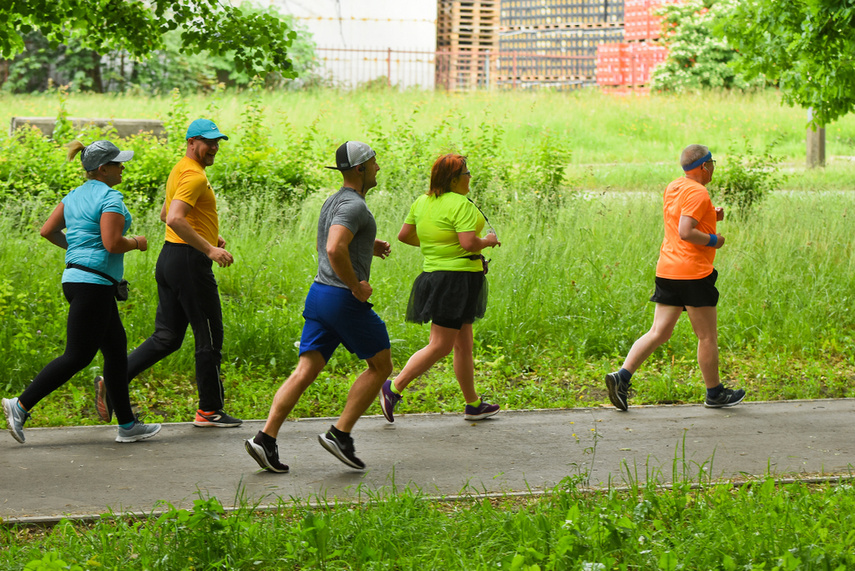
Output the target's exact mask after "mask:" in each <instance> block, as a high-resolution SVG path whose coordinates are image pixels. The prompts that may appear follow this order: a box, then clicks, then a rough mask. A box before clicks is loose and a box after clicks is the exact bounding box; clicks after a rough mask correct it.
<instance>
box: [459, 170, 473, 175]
mask: <svg viewBox="0 0 855 571" xmlns="http://www.w3.org/2000/svg"><path fill="white" fill-rule="evenodd" d="M460 176H472V173H471V172H469V171H465V172H462V173H460Z"/></svg>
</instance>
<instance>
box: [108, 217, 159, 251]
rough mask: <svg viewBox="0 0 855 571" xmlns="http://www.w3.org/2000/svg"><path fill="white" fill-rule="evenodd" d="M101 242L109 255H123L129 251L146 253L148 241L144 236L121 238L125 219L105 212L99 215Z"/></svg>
mask: <svg viewBox="0 0 855 571" xmlns="http://www.w3.org/2000/svg"><path fill="white" fill-rule="evenodd" d="M100 223H101V242H103V243H104V248H105V249H106V250H107V251H108V252H110V253H111V254H124V253H125V252H130V251H131V250H137V249H138V250H140V251H143V252H144V251H146V250H147V249H148V241H147V240H146V239H145V236H122V231H123V230H124V229H125V217H124V216H122V215H121V214H119V213H118V212H105V213H104V214H102V215H101V222H100Z"/></svg>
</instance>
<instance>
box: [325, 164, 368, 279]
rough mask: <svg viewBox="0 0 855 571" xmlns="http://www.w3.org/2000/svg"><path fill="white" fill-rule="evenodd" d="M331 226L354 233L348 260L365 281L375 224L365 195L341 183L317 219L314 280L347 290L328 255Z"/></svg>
mask: <svg viewBox="0 0 855 571" xmlns="http://www.w3.org/2000/svg"><path fill="white" fill-rule="evenodd" d="M375 164H376V162H375ZM332 226H341V227H343V228H345V229H346V230H348V231H349V232H350V233H351V234H352V235H353V239H352V240H351V241H350V244H349V245H348V248H347V249H348V253H349V255H350V261H351V264H352V265H353V269H354V270H355V271H356V277H357V278H358V279H359V280H360V281H362V280H364V281H366V282H367V281H368V280H369V278H370V277H371V258H373V257H374V238H375V236H376V235H377V224H376V223H375V222H374V215H373V214H371V211H370V210H368V205H367V204H365V197H364V196H362V195H361V194H359V193H358V192H356V191H354V190H353V189H352V188H349V187H347V186H342V187H341V189H340V190H339V191H338V192H337V193H335V194H333V195H332V196H330V197H329V198H328V199H327V201H326V202H325V203H324V206H323V208H321V216H320V218H319V219H318V242H317V248H318V275H317V276H315V281H316V282H318V283H321V284H327V285H331V286H335V287H342V288H345V289H350V288H348V286H347V285H346V284H345V283H344V282H343V281H342V280H341V278H339V277H338V274H336V272H335V270H333V268H332V266H331V265H330V259H329V256H327V242H328V239H329V234H330V227H332Z"/></svg>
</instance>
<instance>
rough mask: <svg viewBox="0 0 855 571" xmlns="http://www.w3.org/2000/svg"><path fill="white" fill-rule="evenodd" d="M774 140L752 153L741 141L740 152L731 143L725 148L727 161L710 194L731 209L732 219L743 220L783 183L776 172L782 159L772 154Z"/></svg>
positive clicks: (784, 177)
mask: <svg viewBox="0 0 855 571" xmlns="http://www.w3.org/2000/svg"><path fill="white" fill-rule="evenodd" d="M776 143H777V140H775V141H773V142H772V143H770V144H769V145H767V146H766V148H765V150H764V151H763V152H762V153H760V154H755V153H754V150H753V148H752V146H751V143H750V142H749V141H748V139H747V138H743V143H742V147H743V151H742V152H740V151H739V149H738V148H737V142H736V141H733V142H731V143H730V145H729V146H728V156H727V161H726V162H725V163H724V164H723V165H722V168H721V170H720V171H717V174H718V176H717V177H716V182H715V185H714V187H713V188H714V192H715V194H716V195H717V196H719V197H720V198H721V200H722V202H724V203H725V204H727V205H728V206H730V207H732V208H733V209H734V210H735V213H736V218H737V219H740V220H745V219H747V218H748V217H749V216H750V215H751V213H752V212H753V211H754V209H755V208H756V207H757V206H758V205H759V204H760V202H762V201H763V199H764V198H765V197H766V195H767V194H768V193H769V192H770V191H772V190H775V189H777V188H780V186H781V184H783V182H784V181H785V180H786V176H785V175H783V174H781V173H780V172H779V171H778V165H779V164H780V163H781V161H782V160H783V159H782V158H781V157H778V156H775V155H773V154H772V147H774V146H775V144H776Z"/></svg>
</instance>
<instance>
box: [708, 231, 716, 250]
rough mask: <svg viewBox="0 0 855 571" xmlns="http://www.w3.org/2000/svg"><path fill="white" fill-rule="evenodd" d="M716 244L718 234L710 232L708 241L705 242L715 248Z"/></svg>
mask: <svg viewBox="0 0 855 571" xmlns="http://www.w3.org/2000/svg"><path fill="white" fill-rule="evenodd" d="M716 244H718V236H716V235H715V234H710V241H709V242H708V243H707V246H709V247H711V248H715V245H716Z"/></svg>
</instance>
